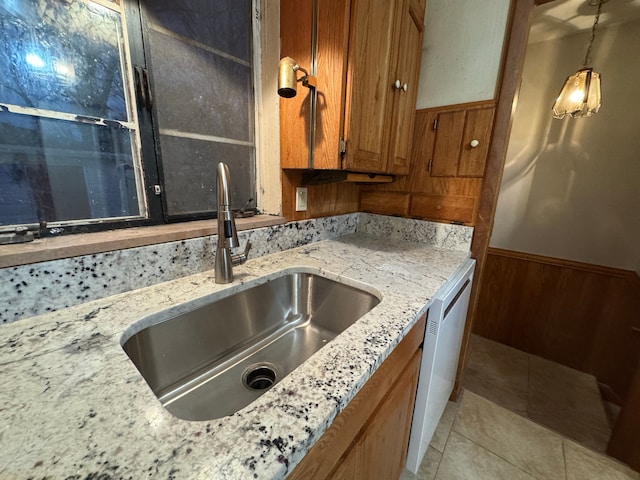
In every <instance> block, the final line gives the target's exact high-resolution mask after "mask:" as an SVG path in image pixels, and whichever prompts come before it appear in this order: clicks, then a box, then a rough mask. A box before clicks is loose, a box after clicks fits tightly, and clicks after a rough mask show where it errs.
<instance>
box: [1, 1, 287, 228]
mask: <svg viewBox="0 0 640 480" xmlns="http://www.w3.org/2000/svg"><path fill="white" fill-rule="evenodd" d="M94 1H96V3H98V4H103V2H102V1H101V0H94ZM121 2H122V15H123V18H122V26H123V41H124V44H125V49H126V55H125V57H126V58H125V61H126V65H125V64H123V65H122V67H123V69H126V70H127V73H126V75H125V77H126V83H127V84H126V85H125V89H127V96H128V99H129V100H130V101H131V102H132V105H131V107H130V108H131V111H132V113H133V114H135V117H136V118H134V119H132V120H133V121H135V122H137V131H136V135H137V136H138V138H137V142H138V143H137V146H136V147H134V148H139V152H138V154H139V155H140V165H141V166H142V170H143V172H142V175H141V181H142V182H143V185H141V188H139V192H140V194H141V195H142V194H144V197H145V198H144V199H142V202H140V203H141V205H144V206H145V207H146V217H144V218H142V217H140V218H127V219H113V220H112V219H110V218H95V219H83V220H74V221H57V222H47V224H46V226H43V225H40V228H39V229H38V231H37V232H36V236H39V237H53V236H61V235H73V234H81V233H92V232H100V231H105V230H118V229H123V228H129V227H141V226H154V225H165V224H172V223H183V222H188V221H198V220H203V219H211V218H215V216H216V215H217V212H215V211H212V212H205V213H195V214H184V215H174V216H171V217H169V216H168V215H167V214H166V211H165V209H164V205H163V202H164V198H165V197H164V195H165V192H164V188H163V185H162V184H161V178H162V162H161V161H160V157H159V152H158V142H159V139H158V128H157V125H158V121H157V116H156V110H155V109H154V108H149V106H148V105H145V102H144V100H143V99H142V98H141V95H149V94H153V90H152V87H151V86H150V85H149V80H148V63H147V59H146V54H145V44H144V42H145V35H144V29H145V25H144V21H145V20H144V15H145V14H144V13H143V11H142V10H143V9H142V7H141V6H140V2H139V1H138V0H121ZM263 5H264V3H263V2H262V1H261V0H251V13H252V15H251V32H252V42H251V45H252V88H253V105H254V121H253V125H252V127H253V143H254V146H253V148H254V152H255V155H254V162H255V166H254V175H255V179H254V181H255V190H256V192H255V193H256V196H255V198H256V204H257V207H258V208H259V207H260V202H261V197H262V196H264V194H262V195H261V188H260V185H261V184H262V183H263V182H262V181H261V180H260V176H261V175H264V171H265V167H264V165H262V162H263V160H264V159H263V158H262V155H261V149H262V148H263V142H261V141H260V140H261V138H262V136H261V134H260V130H261V126H262V125H263V124H264V122H263V121H262V119H261V118H260V113H259V112H261V110H262V108H261V102H262V99H263V97H262V87H263V80H264V79H263V77H262V72H261V70H262V65H263V59H262V55H261V52H263V51H264V46H263V45H262V42H263V41H264V38H263V35H262V29H261V25H260V24H261V20H262V18H261V13H260V12H261V8H262V6H263ZM278 13H279V12H278ZM271 24H272V25H273V20H271ZM276 26H277V27H278V28H277V29H276V30H278V31H279V22H277V25H276ZM272 36H273V35H272ZM277 114H278V113H277V112H276V115H277ZM275 153H276V154H277V155H278V158H279V148H278V149H277V150H276V152H275ZM269 169H270V167H269ZM278 170H279V169H278ZM277 185H278V187H279V182H277ZM158 190H159V191H160V193H159V194H158ZM279 193H280V192H279V189H278V194H279ZM272 203H273V202H272ZM278 205H279V202H278ZM258 211H259V210H258ZM272 211H273V210H272ZM277 211H278V212H279V209H278V210H277ZM111 218H113V217H111ZM22 226H24V225H18V224H16V225H1V226H0V232H13V231H16V229H17V228H19V227H22Z"/></svg>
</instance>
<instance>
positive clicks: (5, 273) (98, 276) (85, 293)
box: [0, 213, 473, 323]
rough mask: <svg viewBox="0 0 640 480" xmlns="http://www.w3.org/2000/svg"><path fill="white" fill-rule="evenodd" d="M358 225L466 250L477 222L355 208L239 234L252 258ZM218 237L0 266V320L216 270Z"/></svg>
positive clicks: (382, 233)
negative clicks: (249, 247) (249, 245)
mask: <svg viewBox="0 0 640 480" xmlns="http://www.w3.org/2000/svg"><path fill="white" fill-rule="evenodd" d="M356 231H359V232H363V233H368V234H371V235H378V236H384V237H387V238H394V239H398V240H408V241H414V242H421V243H427V244H430V245H433V246H437V247H442V248H447V249H452V250H462V251H468V250H469V248H470V245H471V236H472V234H473V228H471V227H461V226H456V225H447V224H442V223H434V222H427V221H422V220H412V219H406V218H396V217H385V216H382V215H372V214H367V213H352V214H347V215H338V216H334V217H325V218H317V219H311V220H304V221H299V222H290V223H286V224H284V225H275V226H271V227H263V228H257V229H254V230H245V231H242V232H238V237H239V239H240V244H241V248H244V245H245V243H246V241H247V240H251V243H252V245H253V248H252V250H251V252H250V255H249V258H256V257H261V256H264V255H269V254H271V253H276V252H281V251H284V250H288V249H290V248H294V247H298V246H302V245H307V244H309V243H313V242H318V241H321V240H327V239H329V238H335V237H339V236H342V235H348V234H352V233H355V232H356ZM216 240H217V237H216V236H215V235H214V236H208V237H200V238H193V239H189V240H182V241H177V242H168V243H161V244H156V245H149V246H144V247H137V248H129V249H125V250H116V251H112V252H105V253H99V254H94V255H84V256H79V257H74V258H66V259H61V260H53V261H48V262H41V263H36V264H31V265H21V266H18V267H12V268H4V269H0V295H1V297H2V298H3V303H2V306H1V307H0V323H9V322H13V321H16V320H20V319H23V318H27V317H31V316H34V315H40V314H43V313H47V312H51V311H54V310H59V309H61V308H66V307H70V306H73V305H78V304H80V303H84V302H89V301H92V300H97V299H99V298H103V297H107V296H110V295H115V294H118V293H123V292H127V291H130V290H135V289H138V288H143V287H147V286H150V285H155V284H157V283H161V282H166V281H169V280H174V279H176V278H180V277H184V276H188V275H191V274H194V273H198V272H204V271H207V270H211V269H213V259H214V253H215V249H216Z"/></svg>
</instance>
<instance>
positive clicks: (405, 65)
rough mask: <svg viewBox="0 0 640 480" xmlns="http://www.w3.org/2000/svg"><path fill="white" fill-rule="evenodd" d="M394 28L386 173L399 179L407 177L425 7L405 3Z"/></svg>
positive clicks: (410, 1) (415, 3)
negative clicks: (396, 38)
mask: <svg viewBox="0 0 640 480" xmlns="http://www.w3.org/2000/svg"><path fill="white" fill-rule="evenodd" d="M396 24H397V25H398V29H399V36H400V39H399V42H398V51H397V59H398V64H397V68H396V80H398V82H399V83H398V84H399V85H400V88H399V89H396V90H395V92H394V109H393V115H392V118H391V121H392V123H391V129H390V130H391V143H390V148H389V164H388V166H387V171H388V172H389V173H395V174H398V175H406V174H407V173H409V161H410V155H411V139H412V134H413V123H414V119H415V113H416V97H417V95H418V77H419V73H420V58H421V53H422V36H423V32H424V7H423V6H422V5H421V4H420V3H419V2H416V1H415V0H405V1H404V6H403V11H402V15H401V16H400V18H399V19H398V22H396ZM394 82H395V81H394ZM405 86H406V90H405Z"/></svg>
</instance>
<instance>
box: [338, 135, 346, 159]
mask: <svg viewBox="0 0 640 480" xmlns="http://www.w3.org/2000/svg"><path fill="white" fill-rule="evenodd" d="M338 149H339V153H340V155H346V153H347V141H346V140H345V139H344V138H341V139H340V142H339V143H338Z"/></svg>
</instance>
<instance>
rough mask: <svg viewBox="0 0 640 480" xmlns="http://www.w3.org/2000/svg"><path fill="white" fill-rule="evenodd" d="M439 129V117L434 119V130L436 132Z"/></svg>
mask: <svg viewBox="0 0 640 480" xmlns="http://www.w3.org/2000/svg"><path fill="white" fill-rule="evenodd" d="M437 129H438V117H436V118H434V119H433V128H432V130H433V131H434V132H435V131H436V130H437Z"/></svg>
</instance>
